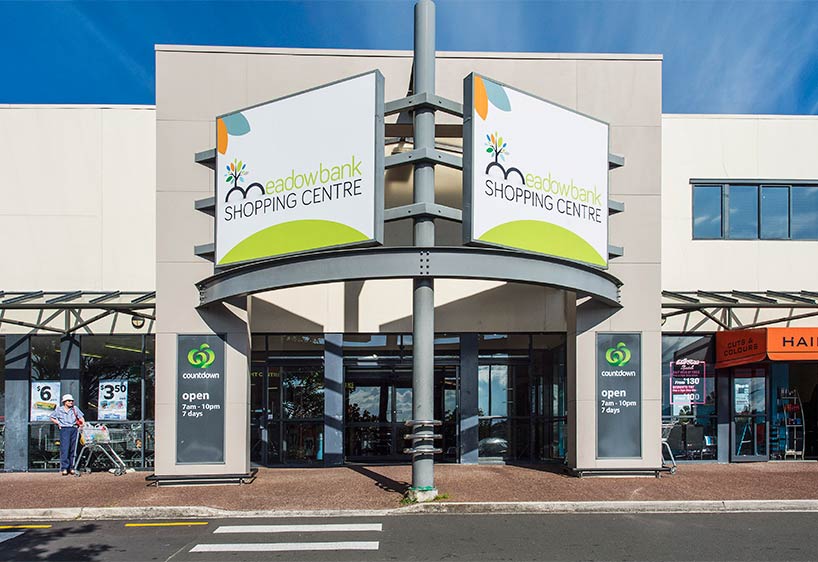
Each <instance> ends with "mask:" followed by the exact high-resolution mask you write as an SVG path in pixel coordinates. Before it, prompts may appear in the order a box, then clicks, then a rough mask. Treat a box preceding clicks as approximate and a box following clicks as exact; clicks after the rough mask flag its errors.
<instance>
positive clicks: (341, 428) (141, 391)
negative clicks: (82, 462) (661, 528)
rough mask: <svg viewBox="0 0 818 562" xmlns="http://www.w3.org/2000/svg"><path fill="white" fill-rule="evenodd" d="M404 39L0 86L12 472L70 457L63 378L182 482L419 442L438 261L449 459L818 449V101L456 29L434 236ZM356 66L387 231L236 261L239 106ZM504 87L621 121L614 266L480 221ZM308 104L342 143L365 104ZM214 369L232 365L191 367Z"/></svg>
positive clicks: (615, 138) (96, 413)
mask: <svg viewBox="0 0 818 562" xmlns="http://www.w3.org/2000/svg"><path fill="white" fill-rule="evenodd" d="M412 62H413V58H412V53H411V52H391V51H390V52H385V51H384V52H381V51H346V50H344V51H341V50H338V51H333V50H293V49H262V48H238V47H187V46H158V47H157V48H156V106H155V107H122V106H110V107H96V106H95V107H89V106H65V107H55V106H0V124H2V126H1V127H0V130H1V131H3V133H0V146H1V147H2V150H0V162H2V164H3V168H4V169H5V170H6V173H5V174H4V176H3V179H2V180H0V192H2V195H3V201H4V203H3V204H2V211H1V212H0V214H2V216H3V220H2V221H0V232H2V235H3V237H4V239H5V240H7V241H9V243H7V245H6V251H5V260H4V263H5V267H4V268H3V269H2V272H1V273H0V290H1V291H0V393H3V395H4V398H3V399H2V400H0V423H2V425H0V431H2V433H0V435H2V437H3V438H2V440H0V442H2V443H3V444H4V446H3V447H0V454H2V455H3V456H2V457H0V459H2V461H1V462H2V463H3V464H2V466H3V468H4V469H5V470H39V469H55V468H56V467H58V453H57V450H58V446H57V444H56V438H57V434H56V432H55V431H54V429H55V428H54V427H53V426H52V425H51V424H49V423H48V422H47V421H44V419H45V418H47V415H48V412H49V411H50V409H52V408H53V405H54V404H55V400H56V397H57V396H59V395H60V394H61V393H64V392H72V393H73V394H75V396H76V395H78V398H79V402H78V405H79V406H80V408H81V409H83V410H84V411H85V412H86V413H87V417H88V419H89V421H93V422H96V421H97V420H99V421H104V422H105V423H106V424H107V425H108V427H109V428H110V430H111V437H112V440H114V441H115V443H114V444H115V447H116V448H117V450H119V451H120V452H121V454H122V456H123V458H124V459H125V461H126V462H127V463H128V464H129V465H130V466H133V467H137V468H146V469H149V470H152V471H154V472H155V473H156V474H157V475H158V476H161V477H174V476H175V477H190V476H207V475H213V474H221V475H225V474H226V475H242V474H247V473H248V472H249V471H250V470H251V468H252V467H253V466H303V465H318V466H333V465H339V464H344V463H359V462H363V463H370V462H410V461H411V459H412V457H411V455H410V454H407V453H405V452H404V450H405V449H406V448H407V447H410V446H411V442H410V441H409V440H407V439H405V436H406V435H407V434H409V433H411V432H412V427H411V426H407V424H406V422H407V421H410V420H412V419H413V371H412V369H413V305H412V303H413V286H414V283H415V282H416V280H417V279H418V278H423V277H428V278H430V279H431V278H433V279H434V281H433V287H434V344H433V345H434V354H433V355H434V358H433V367H432V368H433V380H434V386H433V401H434V405H433V411H434V420H437V421H439V422H440V425H439V426H438V427H436V429H435V432H436V433H437V434H439V438H437V439H436V440H435V446H436V448H438V449H439V452H438V453H436V454H435V455H434V459H435V461H436V462H453V463H463V464H473V463H482V462H486V463H491V462H495V463H498V462H520V463H565V465H566V466H567V467H569V468H571V469H574V470H576V471H606V470H611V471H641V470H646V471H652V470H656V469H657V468H659V467H661V466H662V464H663V458H662V455H663V449H662V446H661V444H662V441H663V439H664V440H665V441H666V442H667V445H668V448H669V449H670V450H671V451H672V452H673V454H674V456H675V457H676V459H677V460H688V461H711V462H713V461H718V462H736V461H744V460H754V461H766V460H779V459H781V460H784V459H788V460H789V459H804V458H806V459H809V458H818V424H817V423H816V422H818V276H816V274H815V270H814V267H813V263H814V262H815V261H816V259H818V160H816V158H815V154H816V150H817V149H818V118H816V117H814V116H751V115H748V116H726V115H663V114H662V58H661V56H656V55H602V54H589V55H585V54H583V55H578V54H539V53H530V54H508V53H502V54H500V53H438V54H437V60H436V72H437V80H436V84H435V92H434V93H435V94H436V96H439V98H440V99H441V100H443V101H440V102H438V101H435V100H433V99H431V98H430V100H431V101H427V106H428V105H434V104H435V103H437V104H438V107H436V109H441V108H442V110H445V111H438V114H437V117H436V122H435V129H434V130H435V151H433V152H431V151H430V152H429V153H428V154H433V156H432V158H434V157H437V158H439V162H437V164H438V165H436V166H434V169H435V171H434V204H433V205H431V204H424V205H425V207H424V211H423V212H424V213H425V215H424V217H425V218H426V219H427V220H428V221H429V222H431V221H432V220H433V222H434V230H433V232H434V246H433V247H431V248H418V247H417V245H416V244H415V243H414V240H413V220H415V218H416V216H417V207H416V206H413V201H416V199H413V179H414V178H413V174H414V172H413V169H412V167H411V166H400V165H398V164H399V163H400V162H401V159H403V161H404V162H407V161H409V160H411V158H412V155H413V154H417V152H416V151H415V152H413V148H414V147H413V144H412V143H413V129H412V118H411V108H409V109H407V108H406V104H404V106H403V109H401V105H400V104H394V103H393V104H392V105H390V102H393V100H401V99H403V98H406V97H407V95H408V94H411V93H413V92H414V90H413V87H414V84H413V83H412V80H411V76H412ZM375 70H377V71H378V72H379V74H373V71H375ZM472 73H476V74H475V76H484V77H489V78H490V79H491V80H492V81H495V82H494V84H495V86H492V85H491V82H489V80H488V79H486V80H485V81H486V82H489V86H487V88H488V90H489V96H488V99H489V102H490V103H489V104H488V105H486V108H487V109H481V108H480V107H479V104H478V102H477V99H478V97H479V96H475V98H474V99H471V100H470V99H466V98H464V79H465V78H466V77H467V76H470V75H471V74H472ZM360 76H374V77H375V78H374V80H375V82H376V83H377V84H378V88H381V89H382V90H380V91H378V90H376V106H377V95H378V93H379V94H382V96H383V101H385V102H386V103H385V106H386V110H385V111H384V107H383V106H381V107H380V110H381V111H383V113H382V114H379V115H383V114H385V125H384V126H383V127H382V132H383V134H382V137H383V138H382V139H379V142H381V143H382V149H383V155H382V157H381V156H380V155H376V156H374V159H375V160H376V161H380V162H381V163H382V164H383V163H384V162H385V166H384V167H385V171H384V170H382V169H381V171H380V173H381V174H382V175H383V190H382V202H379V201H378V200H377V198H376V201H375V202H376V206H377V205H380V210H378V209H376V212H375V213H374V214H375V217H376V223H377V224H376V229H378V228H379V229H382V230H381V232H379V233H378V236H374V237H373V238H374V239H375V241H377V242H380V244H377V245H374V246H372V247H351V248H340V249H336V248H332V249H326V248H325V249H323V250H321V251H318V252H308V253H304V254H298V255H295V254H287V255H286V256H284V257H272V258H268V259H263V260H260V261H250V260H238V261H237V265H235V266H233V267H224V266H219V267H216V266H214V261H221V262H222V263H226V262H224V261H223V259H221V258H223V257H224V254H225V253H224V252H223V251H222V252H220V250H219V248H218V244H216V246H214V242H217V241H218V240H219V238H218V237H217V234H219V232H217V230H218V229H217V227H216V223H217V220H219V217H220V216H222V215H221V213H222V212H223V211H224V207H223V206H221V202H220V200H219V199H218V198H216V197H215V193H218V189H220V188H218V187H215V186H217V185H220V182H224V181H225V179H224V177H223V176H225V172H224V166H218V164H217V162H219V163H221V161H220V160H219V159H220V158H221V157H222V156H220V154H221V155H225V154H229V153H227V152H226V151H223V150H222V149H223V148H224V149H227V145H226V143H228V142H229V143H234V144H235V143H240V142H241V134H243V133H241V132H239V133H240V134H238V135H236V134H235V133H236V129H235V128H233V129H231V128H230V119H229V118H230V116H233V115H240V113H236V112H238V111H239V110H245V108H251V109H247V110H246V111H245V112H249V111H252V108H254V107H256V106H259V104H264V103H265V102H268V101H270V100H277V99H280V98H285V97H286V96H290V95H291V94H294V93H297V92H304V91H308V90H309V91H320V90H313V89H314V88H316V87H318V86H321V85H323V84H328V83H335V82H337V81H344V80H345V79H347V78H350V77H360ZM380 77H382V81H380ZM338 83H339V84H346V83H351V82H338ZM470 84H471V85H470V86H467V89H466V90H465V93H466V94H467V95H469V96H470V95H471V94H470V92H474V91H476V90H469V89H468V88H474V87H475V86H474V84H473V83H470ZM496 84H501V85H507V86H505V88H506V92H507V94H508V96H509V98H507V99H506V101H508V99H511V100H512V102H514V103H518V101H517V100H518V98H516V97H514V96H516V95H518V93H519V92H526V93H527V94H531V95H532V96H536V98H538V99H541V100H547V101H548V102H551V104H555V107H559V108H561V109H567V110H570V112H569V113H570V114H571V115H580V116H582V117H584V118H591V120H593V121H594V122H598V123H602V124H604V125H605V126H606V127H607V134H608V150H607V154H605V155H604V166H605V169H606V170H608V173H607V178H608V179H607V187H608V190H607V193H606V194H605V198H604V200H603V202H604V203H605V204H604V205H603V208H604V211H605V215H606V217H605V220H606V222H607V227H608V228H607V230H608V233H609V235H608V238H607V240H606V242H607V247H608V252H607V255H606V256H603V261H604V262H605V264H606V265H607V267H604V265H603V266H602V267H594V266H589V265H587V264H586V263H578V262H577V260H572V259H564V257H562V258H561V257H560V256H559V255H556V256H554V255H551V256H542V255H532V253H531V252H526V251H520V250H519V249H518V250H514V249H509V248H508V246H509V245H510V244H501V245H502V246H506V247H504V248H500V247H496V246H495V247H480V246H476V245H473V244H467V245H464V229H463V226H462V224H461V223H462V222H463V221H467V222H468V220H467V214H468V213H470V212H472V210H473V209H472V207H474V200H473V198H472V197H469V198H468V199H466V198H464V181H463V176H464V173H466V174H471V173H474V172H473V170H470V169H469V166H467V161H471V160H470V159H471V158H472V157H474V158H476V156H475V155H474V154H473V151H470V150H469V148H468V147H467V146H466V147H465V150H464V141H463V135H464V128H466V129H467V131H471V129H469V127H472V126H473V125H474V124H473V123H472V124H471V125H470V124H469V121H470V120H474V119H476V118H475V117H474V116H475V115H476V114H477V113H480V112H481V111H488V112H489V115H490V114H491V112H492V111H504V110H502V108H500V109H498V108H499V107H500V106H498V105H497V104H496V103H495V102H496V101H497V100H496V99H495V100H494V101H492V97H491V89H492V88H494V87H496ZM500 89H501V90H502V89H503V88H502V87H501V88H500ZM514 92H517V93H514ZM532 99H534V98H532ZM464 100H465V102H466V103H464ZM520 103H522V102H520ZM472 105H474V106H475V110H474V111H476V112H477V113H472V108H471V106H472ZM500 105H502V104H500ZM259 107H264V106H259ZM312 110H313V111H314V114H313V115H307V116H303V115H302V116H300V117H299V118H300V119H301V121H300V122H299V127H300V128H299V130H298V131H296V130H295V129H293V128H290V129H285V130H281V131H280V134H281V143H283V144H286V143H287V142H288V139H290V138H295V137H297V136H298V135H299V134H301V133H304V131H306V133H304V134H306V135H307V136H309V135H311V134H312V133H311V131H316V133H315V136H314V138H313V139H312V142H314V145H315V151H316V152H318V151H322V150H344V149H345V145H346V144H347V143H351V142H352V141H350V140H349V139H347V138H345V137H343V136H338V137H335V138H326V137H324V136H322V135H320V134H319V132H320V131H322V130H323V129H322V127H323V126H324V125H325V124H326V122H327V121H328V120H331V119H332V115H333V114H343V113H344V112H345V111H347V110H348V107H347V106H346V105H344V104H343V103H341V102H338V105H337V106H334V105H332V103H330V104H325V105H323V106H321V107H318V106H316V107H313V108H312ZM463 115H465V116H466V117H465V123H466V127H464V117H463ZM481 118H483V119H485V115H483V114H481ZM225 121H227V122H228V123H227V125H226V126H225V125H224V122H225ZM375 123H376V129H377V126H378V125H377V124H378V121H377V115H376V120H375ZM353 128H354V127H353ZM302 129H303V130H302ZM231 131H232V132H231ZM12 132H13V134H12ZM350 132H351V133H352V131H351V129H350ZM539 133H540V134H541V136H542V139H543V141H542V142H543V144H544V145H546V144H547V143H548V142H551V143H552V144H553V143H554V142H560V139H561V138H562V139H563V140H564V138H563V137H565V136H566V135H565V134H563V132H562V131H561V130H548V129H543V130H541V131H540V132H539ZM469 134H471V133H467V141H466V142H469V141H471V140H473V139H472V137H471V136H468V135H469ZM302 136H303V135H302ZM549 138H550V140H549ZM292 142H295V141H292ZM481 142H482V141H481ZM489 142H491V139H489ZM514 142H515V138H514V137H509V138H507V143H508V144H509V146H510V152H509V157H510V159H509V162H511V164H515V161H514V160H513V159H514V158H515V156H516V154H515V150H518V149H517V148H516V147H515V144H514ZM518 142H519V141H518ZM564 142H566V143H568V141H567V140H565V141H564ZM502 143H503V141H502V140H500V143H495V147H494V148H495V149H497V146H498V144H499V145H502ZM569 144H570V143H569ZM481 146H482V145H481ZM549 146H550V145H549ZM378 150H380V148H377V149H376V152H378ZM520 154H522V152H520ZM437 155H440V156H437ZM271 158H274V157H271ZM231 161H232V160H231ZM495 161H496V158H495ZM256 162H257V160H256V161H253V160H250V159H248V160H247V162H246V163H247V166H249V167H250V169H251V171H252V170H253V166H256V165H257V164H256ZM239 164H241V163H239ZM511 164H509V166H511ZM461 165H462V167H463V168H464V169H465V172H461V170H460V169H459V168H460V167H461ZM484 165H485V164H484ZM217 166H218V169H217V170H216V171H214V169H216V168H217ZM290 167H291V168H292V169H293V180H292V182H293V184H294V183H295V179H294V178H295V174H296V172H297V170H296V167H297V165H296V164H292V165H291V166H290ZM239 168H241V166H239ZM349 168H350V170H352V169H354V163H351V164H349ZM510 169H511V168H509V170H506V171H507V172H508V171H510ZM375 170H376V173H377V172H378V168H377V167H376V168H375ZM524 171H525V172H531V174H528V175H530V176H531V178H525V179H526V181H528V182H529V184H532V183H533V181H532V180H533V178H534V176H535V175H536V174H535V170H528V169H525V170H524ZM227 172H228V174H229V173H231V172H230V167H229V165H228V167H227ZM544 172H547V170H544ZM487 173H488V172H487ZM520 175H521V176H523V175H524V174H520ZM542 176H545V173H543V174H542ZM231 178H233V179H231V181H233V183H234V184H235V185H236V186H239V179H240V178H239V176H237V175H235V174H234V175H233V176H231ZM242 179H243V178H242ZM506 179H508V175H507V176H506ZM567 180H572V178H567ZM576 181H577V185H579V180H576ZM603 181H604V180H603ZM254 185H259V186H261V187H262V191H264V190H265V187H264V185H262V184H258V183H256V184H254ZM571 185H573V180H572V182H571ZM24 186H25V187H24ZM28 186H31V187H32V189H27V187H28ZM250 187H252V186H250ZM250 187H247V188H245V190H249V189H250ZM600 187H601V186H600ZM214 189H216V192H215V193H214ZM270 191H273V192H274V191H275V182H273V187H272V188H270V190H268V194H269V193H270ZM242 193H245V197H246V191H243V192H242ZM229 197H230V194H229V193H228V199H229ZM502 204H504V203H503V202H502V201H498V202H497V209H500V208H501V207H502ZM413 208H414V209H415V210H414V211H413V210H412V209H413ZM395 209H400V210H399V211H395ZM498 212H499V211H498ZM403 213H405V214H403ZM412 213H415V214H412ZM608 213H610V217H609V220H608ZM472 220H473V219H472ZM219 224H220V225H221V224H222V223H219ZM471 227H474V225H473V224H472V225H471ZM220 232H221V234H224V230H222V231H220ZM467 242H471V240H467ZM424 260H425V261H424ZM579 261H583V260H579ZM239 262H240V263H239ZM418 264H420V265H418ZM622 349H625V350H627V351H626V352H625V351H621V350H622ZM208 350H214V351H215V354H214V355H213V356H209V355H208ZM194 352H198V353H201V355H196V354H195V353H194ZM200 359H201V360H200ZM186 361H187V363H186ZM603 361H607V365H606V364H603ZM197 363H198V367H200V368H199V369H198V370H197V369H195V368H193V367H191V366H196V365H197ZM211 364H212V365H214V367H213V369H216V373H215V375H213V376H214V377H215V378H216V379H217V380H218V381H219V384H218V385H215V386H207V387H196V386H195V385H194V384H193V383H194V382H196V380H197V377H198V378H204V377H205V376H206V375H207V373H208V372H210V373H211V374H212V373H213V371H212V370H211V371H208V370H207V367H209V366H210V365H211ZM612 373H613V374H612ZM616 373H627V376H628V377H630V380H627V381H624V382H622V383H621V384H620V383H618V382H617V384H620V385H619V386H616V385H613V386H611V385H610V384H609V383H610V380H611V378H612V377H615V376H617V375H616ZM216 375H218V376H216ZM207 376H210V375H207ZM206 380H207V379H206ZM211 382H212V381H211ZM191 385H192V386H191ZM201 388H205V390H204V391H202V390H201ZM204 394H207V398H206V399H205V398H204ZM191 396H195V397H196V399H195V402H197V403H198V404H199V407H198V409H197V408H193V410H194V412H193V414H194V415H190V411H189V410H188V409H187V408H189V407H191V406H189V405H188V404H186V401H188V402H190V401H194V400H192V399H191V400H188V399H189V398H190V397H191ZM190 418H192V421H191V419H190ZM665 457H668V455H667V453H666V450H665ZM668 458H669V457H668Z"/></svg>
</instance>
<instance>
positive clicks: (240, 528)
mask: <svg viewBox="0 0 818 562" xmlns="http://www.w3.org/2000/svg"><path fill="white" fill-rule="evenodd" d="M382 530H383V525H382V524H381V523H331V524H324V525H227V526H222V527H218V528H217V529H216V530H215V531H213V532H214V533H322V532H327V531H330V532H338V531H382Z"/></svg>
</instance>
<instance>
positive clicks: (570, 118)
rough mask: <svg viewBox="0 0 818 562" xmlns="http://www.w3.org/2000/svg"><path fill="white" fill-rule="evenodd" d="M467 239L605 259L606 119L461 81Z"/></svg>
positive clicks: (474, 80) (479, 80) (595, 261)
mask: <svg viewBox="0 0 818 562" xmlns="http://www.w3.org/2000/svg"><path fill="white" fill-rule="evenodd" d="M464 101H465V104H464V105H465V107H464V111H465V113H466V115H467V117H469V116H470V119H467V120H466V124H465V130H464V141H463V142H464V170H465V171H464V174H463V197H464V213H463V215H464V217H463V218H464V230H465V238H466V243H475V244H484V245H492V246H502V247H507V248H514V249H518V250H524V251H529V252H536V253H540V254H546V255H549V256H556V257H561V258H565V259H569V260H574V261H578V262H584V263H588V264H592V265H595V266H599V267H607V265H608V124H607V123H603V122H602V121H599V120H597V119H593V118H591V117H587V116H585V115H581V114H579V113H577V112H575V111H572V110H570V109H566V108H564V107H560V106H558V105H555V104H553V103H550V102H547V101H545V100H541V99H539V98H536V97H534V96H532V95H530V94H526V93H523V92H520V91H518V90H515V89H514V88H511V87H509V86H505V85H503V84H500V83H498V82H495V81H493V80H490V79H488V78H485V77H483V76H479V75H477V74H472V75H470V76H468V77H467V78H466V80H465V90H464Z"/></svg>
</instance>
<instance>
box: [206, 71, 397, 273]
mask: <svg viewBox="0 0 818 562" xmlns="http://www.w3.org/2000/svg"><path fill="white" fill-rule="evenodd" d="M383 134H384V124H383V76H381V74H380V72H378V71H374V72H370V73H368V74H364V75H361V76H357V77H354V78H349V79H347V80H343V81H340V82H336V83H333V84H328V85H326V86H321V87H319V88H315V89H313V90H308V91H306V92H302V93H299V94H294V95H292V96H289V97H286V98H282V99H279V100H275V101H271V102H267V103H265V104H262V105H258V106H256V107H251V108H249V109H244V110H241V111H238V112H235V113H231V114H228V115H223V116H221V117H219V118H218V119H217V120H216V136H217V155H216V191H215V193H216V265H217V266H224V265H231V264H237V263H240V262H247V261H251V260H257V259H262V258H268V257H273V256H282V255H286V254H294V253H298V252H305V251H310V250H317V249H322V248H333V247H338V246H349V245H365V244H372V243H379V242H381V241H382V239H383Z"/></svg>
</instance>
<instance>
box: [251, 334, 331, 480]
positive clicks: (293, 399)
mask: <svg viewBox="0 0 818 562" xmlns="http://www.w3.org/2000/svg"><path fill="white" fill-rule="evenodd" d="M252 346H253V350H252V360H251V375H250V460H251V461H252V462H255V463H259V464H262V465H275V464H280V463H286V464H313V463H321V462H323V442H324V367H323V365H324V338H323V335H319V334H300V335H299V334H296V335H262V334H256V335H253V337H252Z"/></svg>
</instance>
